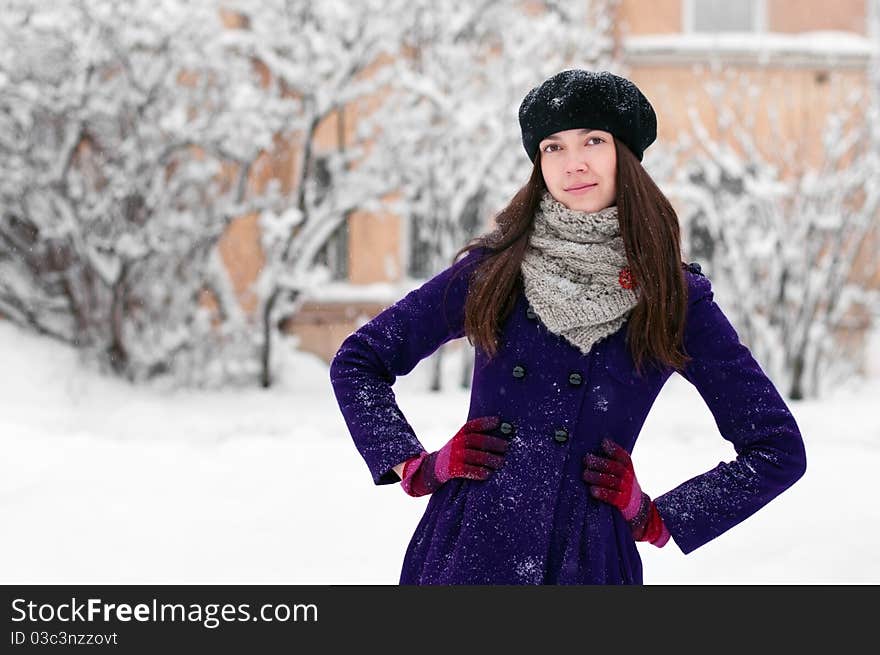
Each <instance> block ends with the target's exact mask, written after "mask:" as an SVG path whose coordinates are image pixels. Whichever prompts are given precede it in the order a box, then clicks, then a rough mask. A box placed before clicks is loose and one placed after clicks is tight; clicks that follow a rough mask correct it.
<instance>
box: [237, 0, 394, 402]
mask: <svg viewBox="0 0 880 655" xmlns="http://www.w3.org/2000/svg"><path fill="white" fill-rule="evenodd" d="M406 5H407V2H406V1H405V0H364V1H363V2H355V3H351V2H343V1H341V0H327V1H322V2H312V1H311V0H228V1H227V2H224V6H225V7H228V8H230V9H233V10H234V11H236V12H238V13H239V14H240V15H242V16H244V17H245V18H246V24H247V29H243V30H239V31H237V32H236V33H235V35H234V38H235V42H236V47H237V48H239V49H241V50H242V51H243V52H247V53H249V54H250V55H251V56H252V57H254V58H255V59H256V60H258V61H260V62H261V63H262V64H263V65H264V66H265V67H266V69H267V71H268V73H269V75H270V76H271V77H272V79H273V80H275V81H276V82H277V83H278V84H279V85H281V87H282V88H283V89H284V92H285V94H286V95H289V96H291V97H293V98H296V99H297V101H298V102H299V105H300V110H299V113H298V115H297V120H298V126H297V129H296V130H291V131H288V132H287V133H286V138H287V139H289V140H290V142H291V143H293V144H294V147H295V148H296V152H297V161H296V164H295V166H294V176H295V179H294V180H293V181H292V182H291V183H290V184H289V185H283V184H279V185H278V187H279V188H280V196H279V197H278V201H277V202H276V203H275V206H274V207H271V208H268V209H266V210H265V211H264V212H263V214H262V215H261V220H260V224H261V228H262V232H261V239H262V248H263V255H264V258H265V264H264V266H263V268H262V270H261V271H260V274H259V278H258V280H257V282H256V283H255V285H254V288H255V290H256V295H257V298H258V309H257V315H258V316H259V318H260V332H261V337H260V338H261V344H262V345H261V349H262V356H261V381H262V385H263V386H269V385H270V384H271V383H272V342H273V338H274V337H275V332H276V330H277V325H278V323H279V321H280V320H281V319H283V318H285V317H289V316H291V315H293V314H295V313H296V312H297V311H298V309H299V307H300V306H301V304H302V301H303V300H304V297H305V292H306V291H308V290H309V289H311V288H314V287H315V286H316V285H319V284H321V283H322V282H323V281H325V280H326V279H327V271H326V270H325V269H324V268H322V267H320V266H316V265H315V258H316V256H317V255H318V254H319V253H320V251H321V249H322V248H323V247H325V246H326V245H327V243H328V240H329V239H330V238H331V236H332V235H333V234H334V233H335V232H336V231H337V230H338V229H339V228H340V226H341V225H343V223H344V222H345V221H346V220H347V218H348V215H349V214H350V213H351V212H352V211H354V210H356V209H360V210H371V209H380V208H381V205H380V204H379V201H380V199H381V198H383V197H384V196H386V195H387V194H389V193H391V192H393V191H394V186H393V185H392V184H390V182H389V179H388V176H387V171H385V170H384V169H383V167H382V166H381V162H376V161H375V160H374V162H373V165H371V166H366V165H362V163H361V162H362V160H363V159H364V157H365V154H366V151H365V149H364V146H365V144H364V142H363V139H361V140H360V142H359V143H355V144H347V143H346V140H345V139H341V142H340V143H339V147H338V149H330V150H327V151H324V152H320V153H319V152H318V151H317V143H316V135H317V131H318V129H319V127H320V125H321V124H322V123H323V122H324V121H325V120H327V119H328V118H331V117H335V118H337V119H339V120H345V119H349V120H355V116H352V114H357V115H358V116H357V118H356V120H357V121H358V124H359V128H360V130H362V131H365V132H368V131H369V130H370V127H369V125H370V123H369V117H368V115H367V114H365V113H364V109H363V106H364V105H362V104H361V103H363V102H365V101H366V100H368V99H376V98H381V96H382V95H383V93H384V87H385V85H386V84H387V82H388V76H389V73H390V69H389V68H388V67H387V66H386V65H384V62H387V61H391V60H393V58H394V57H395V56H397V54H398V51H399V47H400V42H401V28H402V25H401V23H400V21H399V20H398V16H399V14H400V12H401V11H403V9H404V8H405V7H406ZM319 155H320V156H319Z"/></svg>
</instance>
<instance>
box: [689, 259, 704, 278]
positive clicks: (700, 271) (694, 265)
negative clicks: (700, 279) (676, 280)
mask: <svg viewBox="0 0 880 655" xmlns="http://www.w3.org/2000/svg"><path fill="white" fill-rule="evenodd" d="M688 268H689V269H690V271H691V273H696V274H697V275H702V274H703V269H701V268H700V265H699V264H698V263H697V262H691V263H690V264H688Z"/></svg>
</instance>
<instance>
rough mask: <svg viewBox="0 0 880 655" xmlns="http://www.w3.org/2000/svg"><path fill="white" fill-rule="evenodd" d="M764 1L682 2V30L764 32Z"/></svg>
mask: <svg viewBox="0 0 880 655" xmlns="http://www.w3.org/2000/svg"><path fill="white" fill-rule="evenodd" d="M766 11H767V7H766V2H765V0H735V1H734V0H684V11H683V16H684V31H685V32H690V33H693V32H696V33H706V32H709V33H715V32H763V31H764V28H765V17H766Z"/></svg>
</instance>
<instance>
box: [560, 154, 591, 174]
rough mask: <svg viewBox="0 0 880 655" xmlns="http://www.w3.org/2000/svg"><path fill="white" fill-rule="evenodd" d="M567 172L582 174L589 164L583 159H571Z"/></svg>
mask: <svg viewBox="0 0 880 655" xmlns="http://www.w3.org/2000/svg"><path fill="white" fill-rule="evenodd" d="M565 170H566V171H567V172H569V173H580V172H583V171H585V170H587V162H585V161H584V160H583V159H582V158H580V157H577V158H574V157H573V158H571V159H569V160H568V162H567V164H566V167H565Z"/></svg>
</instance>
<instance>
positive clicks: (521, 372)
mask: <svg viewBox="0 0 880 655" xmlns="http://www.w3.org/2000/svg"><path fill="white" fill-rule="evenodd" d="M525 374H526V369H524V368H523V367H522V366H520V365H519V364H517V365H516V366H514V367H513V377H515V378H521V377H525Z"/></svg>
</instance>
